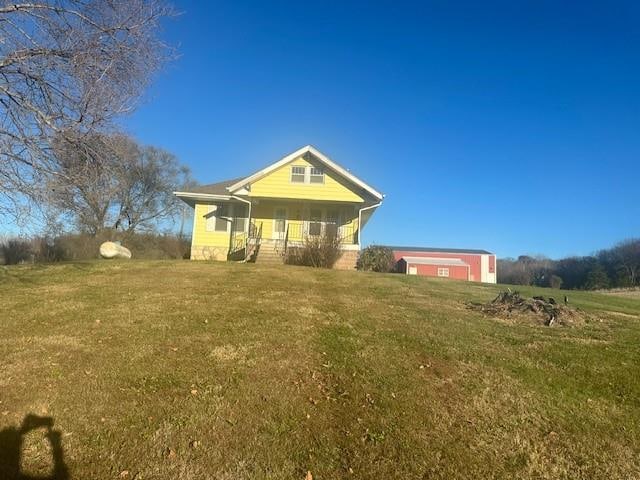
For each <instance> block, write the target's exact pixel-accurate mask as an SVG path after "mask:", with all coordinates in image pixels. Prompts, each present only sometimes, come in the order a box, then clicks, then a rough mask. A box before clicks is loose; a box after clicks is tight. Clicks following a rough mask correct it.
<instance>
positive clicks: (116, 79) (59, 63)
mask: <svg viewBox="0 0 640 480" xmlns="http://www.w3.org/2000/svg"><path fill="white" fill-rule="evenodd" d="M170 13H171V12H170V9H169V7H167V6H166V5H165V4H164V3H163V1H162V0H45V1H35V2H28V3H11V2H8V1H0V195H3V196H4V197H5V200H8V201H10V202H17V201H19V198H20V196H21V195H27V196H30V197H32V198H34V197H39V196H40V195H42V193H43V186H44V184H45V183H46V182H45V181H44V177H46V176H50V175H63V174H64V170H65V168H60V165H59V164H58V163H57V160H58V157H57V156H56V155H54V154H52V150H51V147H52V146H51V141H52V139H53V138H54V137H56V136H61V135H62V136H64V135H67V134H68V133H69V132H73V138H71V139H70V141H72V142H76V143H77V142H78V141H80V139H81V138H82V135H88V134H90V133H92V132H96V131H101V130H108V129H109V126H110V125H111V123H112V121H113V119H114V117H116V116H118V115H121V114H123V113H126V112H130V111H131V110H132V109H133V108H134V107H135V104H136V100H137V99H138V98H139V96H140V95H141V93H142V92H143V90H144V88H145V87H146V86H147V84H148V82H149V80H150V79H151V77H152V75H153V73H154V72H155V71H156V70H157V69H158V68H159V66H160V65H161V64H162V62H163V61H164V60H165V59H166V58H167V55H168V53H169V51H168V49H167V48H166V47H165V45H164V44H163V43H162V42H161V41H160V40H159V39H158V37H157V31H158V23H159V20H160V19H161V18H162V17H163V16H165V15H167V14H170ZM5 206H6V202H5Z"/></svg>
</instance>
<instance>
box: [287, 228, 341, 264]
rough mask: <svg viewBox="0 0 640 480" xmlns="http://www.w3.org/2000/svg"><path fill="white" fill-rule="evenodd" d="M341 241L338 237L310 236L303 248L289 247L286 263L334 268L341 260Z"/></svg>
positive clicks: (329, 235)
mask: <svg viewBox="0 0 640 480" xmlns="http://www.w3.org/2000/svg"><path fill="white" fill-rule="evenodd" d="M341 254H342V251H341V249H340V239H339V238H338V237H337V235H331V234H325V235H319V236H309V237H307V238H306V240H305V242H304V245H303V246H301V247H289V248H288V249H287V253H286V255H285V263H287V264H289V265H302V266H307V267H316V268H333V266H334V265H335V263H336V262H337V261H338V259H339V258H340V255H341Z"/></svg>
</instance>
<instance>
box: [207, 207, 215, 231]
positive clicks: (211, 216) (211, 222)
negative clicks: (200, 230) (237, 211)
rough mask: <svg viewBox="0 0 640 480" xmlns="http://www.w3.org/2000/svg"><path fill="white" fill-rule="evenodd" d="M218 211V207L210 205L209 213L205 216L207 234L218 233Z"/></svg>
mask: <svg viewBox="0 0 640 480" xmlns="http://www.w3.org/2000/svg"><path fill="white" fill-rule="evenodd" d="M217 209H218V206H217V205H208V206H207V213H206V214H205V216H204V221H205V224H204V229H205V231H207V232H215V231H216V210H217Z"/></svg>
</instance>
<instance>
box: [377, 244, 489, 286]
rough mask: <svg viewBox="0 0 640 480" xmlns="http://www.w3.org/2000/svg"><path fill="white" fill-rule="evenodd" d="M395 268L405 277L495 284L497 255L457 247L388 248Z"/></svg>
mask: <svg viewBox="0 0 640 480" xmlns="http://www.w3.org/2000/svg"><path fill="white" fill-rule="evenodd" d="M389 248H390V249H391V250H393V255H394V257H395V259H396V262H397V263H396V269H397V271H399V272H401V273H406V274H407V275H426V276H428V277H445V278H454V279H456V280H468V281H470V282H484V283H496V281H497V275H496V256H495V255H494V254H493V253H491V252H487V251H486V250H465V249H459V248H428V247H389Z"/></svg>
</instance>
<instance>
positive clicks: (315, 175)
mask: <svg viewBox="0 0 640 480" xmlns="http://www.w3.org/2000/svg"><path fill="white" fill-rule="evenodd" d="M309 183H324V170H322V168H320V167H310V171H309Z"/></svg>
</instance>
